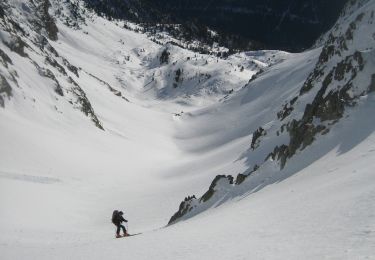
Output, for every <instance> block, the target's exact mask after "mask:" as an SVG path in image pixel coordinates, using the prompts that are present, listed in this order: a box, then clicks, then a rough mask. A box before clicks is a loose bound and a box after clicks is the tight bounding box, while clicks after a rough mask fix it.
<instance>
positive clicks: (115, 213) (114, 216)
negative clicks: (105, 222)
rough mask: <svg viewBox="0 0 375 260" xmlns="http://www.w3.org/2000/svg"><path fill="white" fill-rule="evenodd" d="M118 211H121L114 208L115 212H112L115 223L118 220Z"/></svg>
mask: <svg viewBox="0 0 375 260" xmlns="http://www.w3.org/2000/svg"><path fill="white" fill-rule="evenodd" d="M118 213H119V211H118V210H114V211H113V213H112V223H113V224H115V222H116V218H117V215H118Z"/></svg>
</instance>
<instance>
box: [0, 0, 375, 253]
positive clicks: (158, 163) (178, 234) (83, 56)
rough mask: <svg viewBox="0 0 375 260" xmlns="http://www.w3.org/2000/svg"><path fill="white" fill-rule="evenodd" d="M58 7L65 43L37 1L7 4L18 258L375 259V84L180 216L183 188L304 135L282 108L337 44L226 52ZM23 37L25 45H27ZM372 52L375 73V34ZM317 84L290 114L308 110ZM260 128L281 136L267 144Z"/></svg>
mask: <svg viewBox="0 0 375 260" xmlns="http://www.w3.org/2000/svg"><path fill="white" fill-rule="evenodd" d="M35 2H36V3H43V2H44V1H40V2H39V1H35ZM73 3H74V2H73ZM51 4H52V6H51V8H50V10H49V12H50V13H51V14H52V13H53V14H55V15H56V17H57V19H56V24H57V28H58V33H57V39H56V40H52V39H51V35H50V34H49V32H48V31H46V30H45V29H43V28H48V26H47V27H42V29H37V27H35V22H32V21H35V19H36V20H37V21H41V19H40V18H38V17H36V15H35V13H36V11H35V10H39V9H38V6H37V5H36V6H34V5H33V4H31V3H23V1H16V0H12V1H7V2H6V3H4V4H2V8H3V9H4V10H5V13H6V15H5V18H0V22H1V23H0V25H1V33H0V39H1V41H0V49H1V50H2V51H3V52H4V53H5V54H6V56H4V55H2V56H1V57H2V58H1V61H2V62H1V63H0V75H1V76H2V78H5V79H6V80H7V82H8V84H9V85H10V87H11V92H10V94H7V93H6V92H3V91H1V92H0V93H1V96H2V98H3V99H2V100H3V101H4V107H3V108H0V140H1V144H2V145H1V146H0V155H1V160H0V205H1V210H0V230H1V232H0V251H1V258H2V259H67V258H68V259H88V258H89V259H103V258H106V259H107V258H108V259H123V258H124V257H128V258H129V259H149V258H150V257H153V258H154V259H301V258H303V259H321V258H329V259H332V258H333V259H334V258H337V259H371V257H373V252H374V251H375V248H374V244H375V243H374V242H375V236H374V232H375V222H374V215H375V207H374V205H373V203H372V202H373V199H374V197H375V186H374V183H375V182H374V181H375V175H374V173H373V165H372V162H373V161H374V159H375V158H374V157H375V150H374V147H375V145H374V144H375V134H374V126H375V124H374V123H373V122H372V121H371V120H369V119H368V115H369V114H371V112H372V111H374V104H375V103H374V101H375V100H374V98H375V97H374V95H373V93H368V94H367V93H366V95H362V96H360V97H359V98H358V101H357V104H356V105H355V106H353V107H351V108H348V109H347V110H346V111H345V117H344V118H343V119H341V120H339V121H338V122H337V123H335V124H333V125H332V126H331V127H330V131H329V133H328V134H326V135H324V136H322V137H319V138H317V140H316V141H315V142H313V143H312V144H311V145H310V146H309V147H307V148H306V149H305V150H304V151H303V152H298V153H297V154H296V155H295V156H293V157H291V158H290V159H289V160H288V162H287V166H286V167H285V168H283V169H282V170H280V167H279V164H278V162H277V160H276V162H273V161H270V162H267V163H266V164H265V165H264V166H262V167H261V169H260V170H259V171H258V172H257V173H255V174H254V175H253V176H251V178H250V177H249V178H247V179H246V180H245V182H244V183H243V184H241V185H238V186H235V187H234V188H233V185H227V184H226V183H223V187H222V189H221V190H220V191H219V192H218V193H216V194H215V195H214V197H213V200H211V202H210V201H209V203H206V204H203V206H202V207H198V211H199V212H193V214H194V215H195V217H194V218H189V219H187V220H185V221H181V222H179V223H177V224H175V225H172V226H168V227H165V226H166V224H167V223H168V221H169V218H170V217H171V215H172V214H173V212H174V211H175V210H176V208H177V205H178V202H179V200H180V199H181V198H183V197H184V196H186V195H187V194H198V195H200V194H203V193H204V192H205V190H206V189H207V187H208V186H209V184H210V183H211V180H212V179H213V178H214V177H215V176H216V175H218V174H231V175H233V176H235V175H236V174H238V173H247V172H248V171H249V169H250V170H251V169H252V168H253V167H254V165H255V164H257V165H260V164H261V163H262V162H263V161H264V159H265V156H266V155H267V154H268V153H269V152H270V151H272V149H273V148H274V147H275V146H276V145H281V144H285V143H288V141H289V137H288V136H287V135H286V133H284V134H280V135H277V138H276V131H278V130H279V128H280V126H281V125H282V122H281V121H280V120H278V119H277V117H276V114H277V113H278V112H279V111H280V110H281V109H282V108H283V106H284V104H285V102H289V101H290V100H291V99H293V98H294V97H295V96H296V95H298V94H299V92H300V89H301V87H302V86H303V85H304V82H305V81H306V79H307V78H308V77H309V75H310V74H311V72H312V71H313V70H314V68H315V67H316V64H317V62H318V61H319V58H320V54H321V51H322V49H323V48H322V47H320V48H317V49H314V50H311V51H308V52H304V53H299V54H290V53H285V52H279V51H263V52H249V53H241V54H236V55H233V56H230V57H229V58H228V59H225V60H224V59H217V58H216V57H213V56H209V55H200V54H196V53H193V52H190V51H187V50H184V49H181V48H179V47H176V46H172V45H166V46H159V45H157V44H155V43H154V42H152V41H150V40H149V39H148V38H147V37H146V36H145V35H142V34H137V33H135V32H132V31H128V30H126V29H124V28H123V24H122V22H121V21H107V20H105V19H103V18H99V17H96V15H95V14H92V13H90V12H88V11H87V10H85V8H84V7H82V6H81V7H80V9H79V10H80V11H79V13H80V15H78V18H79V19H78V18H75V19H76V20H74V19H73V22H71V21H70V22H69V23H68V22H67V20H66V16H68V17H70V18H71V17H73V18H74V17H76V16H72V14H71V9H69V4H68V3H64V4H62V3H59V1H51ZM7 5H9V6H7ZM42 10H43V8H42ZM363 10H367V12H366V13H367V14H369V15H371V10H375V2H374V1H368V2H366V4H365V6H362V7H361V9H358V10H357V9H356V11H355V12H356V13H355V14H354V15H356V14H358V13H360V12H362V11H363ZM11 13H12V14H11ZM15 13H18V14H19V15H15ZM354 15H352V16H353V17H354ZM44 16H45V14H44ZM74 21H76V22H77V24H75V23H74ZM366 21H367V20H366ZM15 23H18V24H20V25H21V27H22V28H23V29H22V30H23V31H25V32H26V33H22V30H19V29H17V26H15V25H14V24H15ZM72 23H73V24H75V25H74V26H72ZM367 28H371V26H370V25H369V26H368V27H364V29H363V30H362V31H360V33H359V34H358V35H359V36H358V37H361V35H363V31H366V32H367ZM366 35H367V34H366ZM16 36H18V37H19V38H20V39H21V40H22V41H24V42H25V43H26V44H27V45H25V47H24V50H23V52H22V51H19V50H18V51H15V50H14V48H13V51H12V46H15V45H14V43H15V42H17V37H16ZM41 36H44V37H47V38H49V40H48V44H46V43H43V42H45V41H44V40H43V39H41V38H42V37H41ZM52 38H53V37H52ZM9 43H12V44H13V45H12V44H9ZM41 46H42V47H41ZM367 47H369V49H367V50H366V52H367V53H368V56H366V57H367V58H366V61H368V63H367V64H370V65H367V64H366V70H365V71H364V72H363V75H367V76H368V75H369V72H368V71H371V70H372V69H373V63H371V61H373V57H374V56H373V49H372V47H374V42H373V40H371V39H368V41H367ZM370 47H371V48H370ZM353 48H354V49H355V48H357V46H354V47H353ZM165 50H167V51H168V52H169V53H170V55H169V61H168V62H167V63H162V62H161V61H160V57H161V55H162V53H163V51H165ZM350 50H352V49H350ZM24 53H26V54H27V56H26V55H24ZM56 53H57V54H58V55H56ZM0 54H1V52H0ZM6 57H8V58H9V59H7V58H6ZM5 60H8V62H6V61H5ZM9 60H11V62H9ZM48 60H55V61H56V62H57V63H58V64H59V65H60V66H56V65H55V66H53V65H52V63H53V62H48ZM64 60H65V61H64ZM35 63H36V64H37V65H35ZM242 66H243V68H242ZM74 67H75V68H76V70H75V69H74ZM38 68H39V69H38ZM62 68H64V70H63V69H62ZM47 69H48V70H49V71H51V72H52V74H53V75H54V76H53V77H52V76H50V75H51V73H48V70H47ZM178 69H180V70H181V71H182V74H181V75H182V76H181V77H180V78H179V80H176V71H177V70H178ZM64 71H65V73H64ZM259 71H261V72H262V71H263V72H262V73H259ZM257 73H258V74H257ZM46 75H49V77H48V76H46ZM254 75H256V76H255V77H253V76H254ZM360 75H362V74H360ZM251 78H253V79H252V80H251V82H250V83H248V84H246V83H247V82H248V81H249V80H250V79H251ZM363 78H365V77H364V76H363ZM366 80H367V79H366ZM2 82H4V81H2ZM73 82H75V83H73ZM362 82H364V81H362ZM174 83H176V84H174ZM367 83H368V82H366V85H364V86H363V88H365V87H367V86H368V84H367ZM2 84H3V85H2V87H4V86H5V85H4V83H2ZM77 86H78V87H77ZM59 87H60V88H61V91H59V90H58V89H59ZM0 90H2V88H1V89H0ZM317 90H318V89H317ZM61 93H62V94H63V95H61ZM83 93H84V94H83ZM315 94H316V91H312V92H311V93H309V94H307V96H304V97H303V98H302V100H299V101H297V103H296V106H295V110H294V111H293V113H292V114H291V115H290V118H288V119H287V120H291V118H299V117H301V116H302V115H303V112H304V106H305V104H306V103H307V102H310V101H311V99H312V98H313V97H314V95H315ZM82 100H84V101H82ZM0 101H1V100H0ZM88 104H90V106H88ZM88 107H91V109H88ZM99 126H102V128H103V129H101V128H100V127H99ZM259 126H263V127H264V129H265V130H266V131H267V132H268V133H269V134H268V135H267V136H265V137H263V139H262V141H261V145H260V146H259V147H258V148H257V149H256V150H255V151H254V152H253V151H251V149H250V144H251V143H252V139H253V133H254V131H256V130H257V129H258V127H259ZM215 196H216V197H215ZM224 201H225V202H226V203H223V204H222V202H224ZM219 205H220V206H219ZM117 208H118V209H124V212H125V217H126V218H127V219H129V231H130V233H138V232H142V234H140V235H138V236H134V237H130V238H125V239H118V240H116V239H114V235H113V233H114V230H113V229H114V227H113V225H112V224H111V223H110V216H111V213H112V210H113V209H117ZM207 209H208V210H207ZM200 212H202V213H201V214H199V215H197V213H200ZM188 217H189V216H188Z"/></svg>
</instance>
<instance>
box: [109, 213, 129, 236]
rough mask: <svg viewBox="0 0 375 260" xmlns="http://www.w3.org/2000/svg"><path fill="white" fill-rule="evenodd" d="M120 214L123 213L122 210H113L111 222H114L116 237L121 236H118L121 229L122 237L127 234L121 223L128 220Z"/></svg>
mask: <svg viewBox="0 0 375 260" xmlns="http://www.w3.org/2000/svg"><path fill="white" fill-rule="evenodd" d="M122 215H124V212H122V211H118V210H115V211H113V214H112V223H113V224H115V225H116V227H117V231H116V238H119V237H121V236H120V230H121V229H122V231H123V232H124V237H127V236H129V234H128V232H127V231H126V228H125V227H124V226H123V225H121V223H122V222H128V221H127V220H126V219H124V217H123V216H122Z"/></svg>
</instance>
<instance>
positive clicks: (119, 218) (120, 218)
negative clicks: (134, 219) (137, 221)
mask: <svg viewBox="0 0 375 260" xmlns="http://www.w3.org/2000/svg"><path fill="white" fill-rule="evenodd" d="M124 221H125V222H128V221H127V220H126V219H124V217H123V216H122V215H121V214H119V213H118V214H116V216H115V217H114V219H113V223H114V224H115V225H117V226H118V225H121V223H122V222H124Z"/></svg>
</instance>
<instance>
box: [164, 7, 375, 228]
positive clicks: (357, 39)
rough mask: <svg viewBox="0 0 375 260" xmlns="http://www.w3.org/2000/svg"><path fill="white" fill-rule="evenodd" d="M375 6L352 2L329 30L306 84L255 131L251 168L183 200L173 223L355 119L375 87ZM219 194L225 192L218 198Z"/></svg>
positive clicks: (230, 193)
mask: <svg viewBox="0 0 375 260" xmlns="http://www.w3.org/2000/svg"><path fill="white" fill-rule="evenodd" d="M371 4H372V3H371V1H353V2H351V3H349V4H348V5H347V7H346V9H345V10H344V13H343V16H342V17H341V18H340V20H339V22H338V23H337V24H336V25H335V26H334V28H333V29H332V30H331V31H330V32H328V33H327V39H326V41H325V42H324V45H323V47H322V50H321V53H320V55H319V58H318V60H317V63H316V65H315V68H314V70H313V71H312V72H311V73H310V74H309V76H308V77H307V79H306V80H305V82H304V83H303V85H302V87H301V88H300V89H299V90H298V92H297V91H295V92H294V94H292V95H291V98H289V99H286V100H285V101H284V104H283V105H282V106H281V107H282V109H281V110H280V111H278V112H277V113H275V114H274V119H273V120H272V121H270V122H267V123H266V124H265V125H260V126H259V127H258V128H257V129H256V130H255V131H254V132H253V135H252V142H251V148H250V149H249V152H248V153H247V154H246V157H248V158H249V160H250V170H249V171H247V172H244V173H240V174H239V175H237V178H236V179H235V180H234V178H233V177H232V176H230V175H229V176H226V175H218V176H217V177H216V178H215V179H214V180H213V182H212V183H211V186H210V188H209V189H208V191H207V192H206V193H205V194H204V195H203V196H202V197H200V198H199V199H197V198H195V196H194V197H188V198H186V199H185V200H184V201H183V202H182V203H181V205H180V208H179V210H178V211H177V212H176V213H175V215H174V216H173V217H172V218H171V220H170V222H169V223H170V224H172V223H175V222H176V221H177V220H179V219H180V218H182V217H184V218H186V217H189V216H194V215H195V214H197V213H198V212H201V211H202V209H200V208H204V209H205V208H209V207H211V206H212V205H215V204H216V203H217V202H218V201H223V200H227V199H229V198H230V197H232V196H239V194H241V192H248V190H251V188H245V189H244V188H242V187H240V188H238V187H237V185H239V186H242V185H244V186H246V183H248V185H249V187H252V183H253V182H252V181H251V179H256V181H255V183H256V184H259V180H257V179H258V178H262V177H261V176H262V175H264V176H265V178H266V179H268V178H269V175H272V173H270V172H272V171H274V170H270V167H271V169H272V168H275V167H276V168H278V165H280V168H281V170H283V168H284V167H285V166H288V165H286V164H287V161H288V160H289V159H290V158H292V157H293V156H294V155H295V154H296V153H297V154H300V153H301V154H303V152H302V151H303V150H304V149H305V148H307V147H308V146H310V145H311V144H313V143H314V141H315V140H316V139H323V140H324V138H325V137H324V136H325V135H327V134H329V132H330V131H331V128H332V127H333V126H334V125H335V124H337V123H338V122H339V121H340V119H341V118H343V117H344V116H345V117H350V113H347V112H346V110H347V109H348V108H350V107H354V106H356V105H358V103H359V104H362V105H363V102H364V101H363V99H367V98H368V95H369V94H370V93H372V92H374V91H375V81H374V79H375V74H374V68H375V63H374V47H375V45H374V40H375V38H374V33H375V31H374V26H373V24H374V22H375V21H374V19H375V18H374V6H373V5H371ZM365 39H368V40H365ZM271 70H272V69H271ZM265 75H266V74H265ZM257 81H262V79H261V78H260V79H257V80H255V81H254V82H251V83H249V84H248V85H247V87H248V88H251V87H253V86H254V87H255V88H256V87H258V86H259V85H261V83H260V84H259V83H258V82H257ZM288 83H289V82H288ZM258 84H259V85H258ZM279 84H280V83H279ZM257 85H258V86H257ZM289 90H291V87H290V89H289ZM292 93H293V92H292ZM259 98H260V97H259ZM367 102H371V101H367ZM344 125H345V123H344ZM275 144H276V145H275ZM262 146H265V147H266V148H265V149H264V148H263V147H262ZM270 148H271V149H270ZM267 153H268V154H267ZM261 154H263V155H261ZM299 156H303V155H299ZM270 164H271V165H274V166H270ZM275 164H276V165H275ZM292 167H295V166H294V165H293V166H292ZM287 168H288V167H287ZM286 171H287V170H286ZM248 177H249V178H248ZM247 179H248V180H247ZM244 181H245V183H244V184H242V183H243V182H244ZM231 190H232V191H231ZM237 190H241V191H240V192H238V191H237ZM215 193H218V194H220V195H215V197H213V195H214V194H215ZM205 204H208V205H205Z"/></svg>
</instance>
